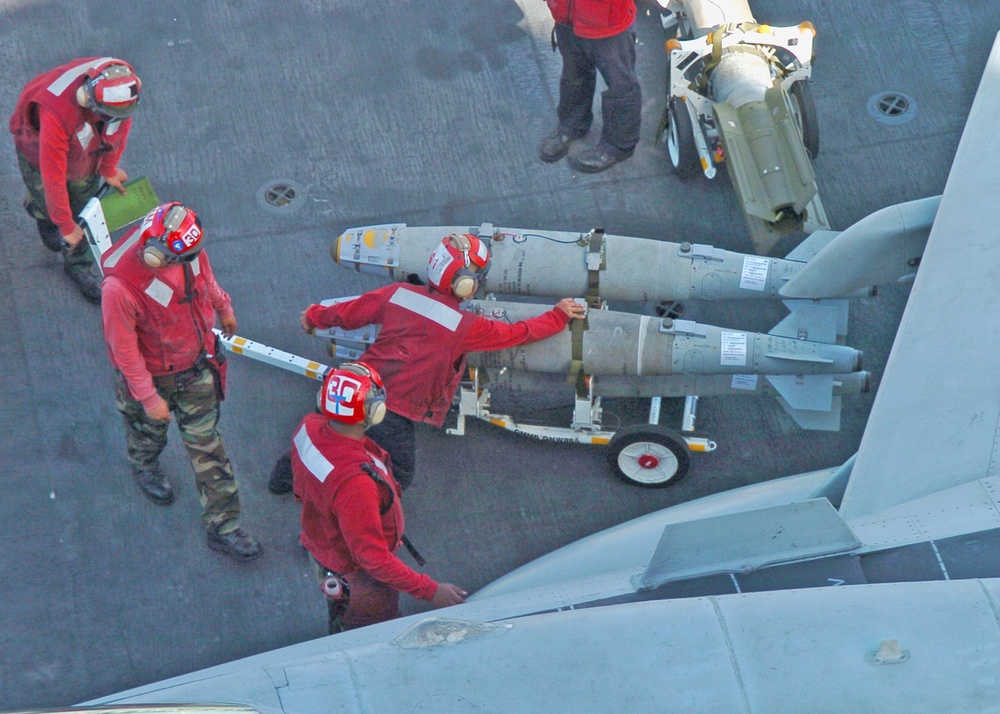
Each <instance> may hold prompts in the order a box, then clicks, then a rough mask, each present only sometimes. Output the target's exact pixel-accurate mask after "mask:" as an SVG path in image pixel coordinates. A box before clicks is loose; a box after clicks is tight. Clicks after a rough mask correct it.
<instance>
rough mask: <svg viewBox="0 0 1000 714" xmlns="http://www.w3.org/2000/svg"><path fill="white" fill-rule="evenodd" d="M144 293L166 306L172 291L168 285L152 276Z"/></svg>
mask: <svg viewBox="0 0 1000 714" xmlns="http://www.w3.org/2000/svg"><path fill="white" fill-rule="evenodd" d="M145 292H146V294H147V295H149V297H151V298H153V299H154V300H156V302H158V303H160V304H161V305H163V307H166V306H167V305H169V304H170V298H171V297H173V294H174V291H173V290H171V289H170V286H169V285H167V284H166V283H165V282H163V281H162V280H160V279H159V278H153V282H151V283H150V284H149V287H148V288H146V291H145Z"/></svg>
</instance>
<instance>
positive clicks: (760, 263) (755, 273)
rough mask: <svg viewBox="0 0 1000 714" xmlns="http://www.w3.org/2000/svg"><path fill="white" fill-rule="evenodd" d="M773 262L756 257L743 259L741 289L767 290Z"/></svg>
mask: <svg viewBox="0 0 1000 714" xmlns="http://www.w3.org/2000/svg"><path fill="white" fill-rule="evenodd" d="M770 265H771V261H770V260H768V259H767V258H760V257H758V256H756V255H748V256H745V257H744V258H743V272H742V273H741V274H740V289H742V290H758V291H759V290H764V289H765V288H767V270H768V267H769V266H770Z"/></svg>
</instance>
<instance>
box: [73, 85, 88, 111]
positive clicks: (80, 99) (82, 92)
mask: <svg viewBox="0 0 1000 714" xmlns="http://www.w3.org/2000/svg"><path fill="white" fill-rule="evenodd" d="M76 103H77V104H79V105H80V106H81V107H86V106H89V105H90V102H89V101H88V99H87V88H86V87H84V86H83V85H82V84H81V85H80V86H79V87H77V89H76Z"/></svg>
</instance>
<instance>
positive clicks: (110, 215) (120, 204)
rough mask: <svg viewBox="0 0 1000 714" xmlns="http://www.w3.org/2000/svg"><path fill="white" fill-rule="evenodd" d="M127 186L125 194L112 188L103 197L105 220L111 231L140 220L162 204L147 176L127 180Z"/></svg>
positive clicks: (102, 206)
mask: <svg viewBox="0 0 1000 714" xmlns="http://www.w3.org/2000/svg"><path fill="white" fill-rule="evenodd" d="M125 188H126V189H127V190H128V193H127V194H125V195H124V196H123V195H121V194H120V193H118V191H116V190H115V189H113V188H112V189H109V190H108V192H107V193H106V194H105V195H104V196H102V197H101V209H102V210H103V211H104V221H105V222H106V223H107V225H108V232H109V233H113V232H114V231H116V230H118V229H119V228H121V227H122V226H127V225H128V224H129V223H133V222H135V221H138V220H139V219H140V218H142V217H143V216H145V215H146V214H147V213H149V212H150V211H152V210H153V209H154V208H156V207H157V206H159V205H160V199H159V198H157V196H156V191H154V190H153V185H152V184H151V183H150V182H149V179H148V178H146V177H145V176H140V177H139V178H137V179H132V180H131V181H127V182H126V183H125Z"/></svg>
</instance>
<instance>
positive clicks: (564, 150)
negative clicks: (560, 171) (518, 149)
mask: <svg viewBox="0 0 1000 714" xmlns="http://www.w3.org/2000/svg"><path fill="white" fill-rule="evenodd" d="M574 141H576V138H575V137H572V136H567V135H566V134H562V133H560V132H559V131H555V132H553V133H552V134H549V135H548V136H547V137H545V138H544V139H542V141H541V143H540V144H539V145H538V158H540V159H541V160H542V161H544V162H545V163H547V164H551V163H552V162H553V161H558V160H559V159H561V158H562V157H564V156H565V155H566V154H568V153H569V145H570V144H572V143H573V142H574Z"/></svg>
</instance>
